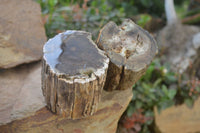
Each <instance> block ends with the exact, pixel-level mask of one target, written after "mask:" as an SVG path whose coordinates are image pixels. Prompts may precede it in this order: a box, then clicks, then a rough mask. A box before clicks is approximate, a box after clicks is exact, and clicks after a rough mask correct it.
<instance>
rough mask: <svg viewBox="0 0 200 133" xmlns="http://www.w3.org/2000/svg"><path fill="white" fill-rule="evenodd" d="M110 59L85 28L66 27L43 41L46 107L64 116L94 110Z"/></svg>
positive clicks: (75, 117) (43, 83) (82, 113)
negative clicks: (66, 29) (65, 29)
mask: <svg viewBox="0 0 200 133" xmlns="http://www.w3.org/2000/svg"><path fill="white" fill-rule="evenodd" d="M108 63H109V59H108V58H107V57H106V56H105V55H104V52H103V51H101V50H100V49H98V48H97V46H96V44H95V43H94V42H93V41H92V40H91V34H90V33H88V32H84V31H66V32H64V33H61V34H58V35H57V36H55V37H54V38H52V39H50V40H49V41H48V42H47V43H46V44H45V45H44V56H43V67H42V90H43V94H44V97H45V101H46V103H47V106H48V108H49V109H50V110H51V111H52V112H54V113H56V114H61V115H63V117H65V118H72V119H80V118H82V117H86V116H89V115H93V114H94V112H96V110H97V107H98V103H99V101H100V98H101V92H102V90H103V86H104V83H105V80H106V75H107V69H108Z"/></svg>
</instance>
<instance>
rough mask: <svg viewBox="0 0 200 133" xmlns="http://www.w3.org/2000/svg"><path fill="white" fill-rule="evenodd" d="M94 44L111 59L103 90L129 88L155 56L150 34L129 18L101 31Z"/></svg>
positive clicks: (154, 43) (154, 44)
mask: <svg viewBox="0 0 200 133" xmlns="http://www.w3.org/2000/svg"><path fill="white" fill-rule="evenodd" d="M97 45H98V47H99V48H100V49H102V50H104V51H105V52H106V54H107V56H108V57H109V58H110V63H109V68H108V74H107V79H106V83H105V86H104V88H105V89H108V90H116V89H119V90H123V89H128V88H131V87H132V86H133V84H135V82H136V81H137V80H138V79H139V78H140V77H141V76H142V75H143V74H144V73H145V70H146V68H147V66H148V65H149V64H150V63H151V61H152V59H153V57H154V56H155V54H156V53H157V45H156V42H155V40H154V39H153V38H152V36H150V34H149V33H148V32H147V31H145V30H143V29H142V28H140V27H139V26H138V25H136V24H135V23H134V22H133V21H131V20H130V19H126V20H124V22H123V23H122V25H120V26H117V25H116V24H115V23H114V22H109V23H108V24H106V25H105V26H104V27H103V28H102V29H101V31H100V33H99V37H98V39H97Z"/></svg>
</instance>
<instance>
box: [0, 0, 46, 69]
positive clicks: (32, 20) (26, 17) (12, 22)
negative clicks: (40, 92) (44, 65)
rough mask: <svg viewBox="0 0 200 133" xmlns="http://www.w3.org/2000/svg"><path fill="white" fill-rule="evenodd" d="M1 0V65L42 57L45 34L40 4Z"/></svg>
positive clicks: (0, 66) (12, 65) (9, 65)
mask: <svg viewBox="0 0 200 133" xmlns="http://www.w3.org/2000/svg"><path fill="white" fill-rule="evenodd" d="M0 3H1V4H0V12H1V13H0V68H10V67H14V66H16V65H19V64H22V63H29V62H32V61H36V60H39V59H41V57H42V46H43V45H44V43H45V41H46V36H45V30H44V26H43V24H42V21H41V9H40V5H39V4H37V3H36V2H35V1H32V0H20V2H19V1H16V0H1V1H0Z"/></svg>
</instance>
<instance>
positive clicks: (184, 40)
mask: <svg viewBox="0 0 200 133" xmlns="http://www.w3.org/2000/svg"><path fill="white" fill-rule="evenodd" d="M198 32H200V28H199V27H197V26H188V25H181V24H179V23H177V24H174V25H169V26H166V27H164V28H163V29H162V30H161V31H160V32H159V33H158V36H157V42H158V46H159V47H160V53H161V54H164V55H165V56H166V58H163V59H162V60H163V61H167V62H170V63H171V65H172V66H171V68H172V69H174V71H176V72H179V73H183V72H185V71H186V70H187V69H188V67H189V66H190V64H193V63H194V60H197V59H199V58H197V54H198V52H197V51H198V49H199V48H200V47H199V46H200V45H199V44H198V43H197V41H198V39H197V38H196V37H195V35H196V33H198ZM196 36H197V35H196Z"/></svg>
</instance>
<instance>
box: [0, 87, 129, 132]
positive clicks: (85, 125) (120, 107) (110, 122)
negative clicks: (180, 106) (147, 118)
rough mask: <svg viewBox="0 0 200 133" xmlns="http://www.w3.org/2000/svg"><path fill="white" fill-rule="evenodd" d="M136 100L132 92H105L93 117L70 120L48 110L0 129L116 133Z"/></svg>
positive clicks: (44, 109) (8, 130)
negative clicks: (132, 102)
mask: <svg viewBox="0 0 200 133" xmlns="http://www.w3.org/2000/svg"><path fill="white" fill-rule="evenodd" d="M131 98H132V89H127V90H123V91H112V92H106V91H104V90H103V92H102V98H101V102H100V103H99V106H98V110H97V112H96V113H95V114H94V115H93V116H89V117H87V118H83V119H80V120H70V119H66V118H64V117H62V116H59V115H54V114H52V113H51V112H50V111H49V110H47V109H46V108H45V107H44V108H41V109H40V110H39V111H37V112H36V113H35V115H34V116H30V117H27V118H24V119H22V120H16V121H13V122H12V123H9V124H7V125H2V126H0V131H1V133H115V132H116V129H117V123H118V120H119V119H120V116H121V115H122V113H123V112H124V111H125V109H126V108H127V106H128V104H129V102H130V100H131Z"/></svg>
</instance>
